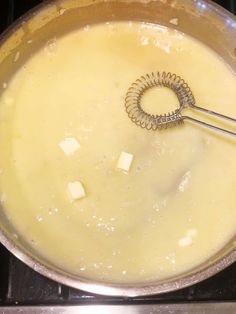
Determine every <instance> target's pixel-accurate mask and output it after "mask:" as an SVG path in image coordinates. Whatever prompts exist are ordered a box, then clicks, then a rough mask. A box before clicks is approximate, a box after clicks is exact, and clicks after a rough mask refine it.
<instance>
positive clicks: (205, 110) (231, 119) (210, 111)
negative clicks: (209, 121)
mask: <svg viewBox="0 0 236 314" xmlns="http://www.w3.org/2000/svg"><path fill="white" fill-rule="evenodd" d="M191 107H192V108H194V109H197V110H199V111H202V112H204V113H207V114H210V115H212V116H216V117H218V118H222V119H225V120H228V121H231V122H235V123H236V119H235V118H232V117H229V116H226V115H224V114H222V113H219V112H215V111H212V110H209V109H205V108H202V107H199V106H196V105H191Z"/></svg>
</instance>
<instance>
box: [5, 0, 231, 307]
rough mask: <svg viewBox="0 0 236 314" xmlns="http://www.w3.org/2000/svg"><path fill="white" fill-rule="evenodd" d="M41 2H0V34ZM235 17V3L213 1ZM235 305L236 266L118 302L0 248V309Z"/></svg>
mask: <svg viewBox="0 0 236 314" xmlns="http://www.w3.org/2000/svg"><path fill="white" fill-rule="evenodd" d="M41 2H43V0H0V32H2V31H3V30H4V29H5V28H6V27H7V26H8V25H9V24H11V23H12V22H13V21H14V20H15V19H16V18H18V17H19V16H20V15H22V14H23V13H25V12H26V11H27V10H29V9H30V8H32V7H34V6H35V5H37V4H39V3H41ZM215 2H217V3H218V4H220V5H222V6H224V7H225V8H226V9H228V10H230V11H231V12H233V13H235V14H236V0H216V1H215ZM196 301H207V302H210V301H212V302H214V301H218V302H219V301H236V263H235V264H233V265H232V266H230V267H228V268H227V269H226V270H224V271H222V272H221V273H219V274H217V275H215V276H214V277H212V278H210V279H208V280H206V281H204V282H202V283H199V284H196V285H194V286H191V287H189V288H185V289H182V290H179V291H176V292H171V293H166V294H162V295H158V296H150V297H138V298H121V297H106V296H98V295H93V294H90V293H87V292H84V291H80V290H75V289H72V288H69V287H66V286H63V285H61V284H58V283H56V282H54V281H52V280H50V279H47V278H45V277H43V276H41V275H39V274H38V273H36V272H35V271H33V270H31V269H30V268H29V267H27V266H25V265H24V264H23V263H22V262H20V261H19V260H18V259H16V258H15V257H14V256H13V255H11V254H10V253H9V252H8V251H7V250H6V249H5V248H4V247H3V246H1V244H0V306H5V305H16V304H19V305H51V304H58V305H60V304H61V305H64V304H88V303H89V304H147V303H149V304H150V303H152V304H154V303H155V304H157V303H184V302H196Z"/></svg>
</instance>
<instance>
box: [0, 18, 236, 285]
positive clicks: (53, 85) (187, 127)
mask: <svg viewBox="0 0 236 314" xmlns="http://www.w3.org/2000/svg"><path fill="white" fill-rule="evenodd" d="M157 70H159V71H171V72H173V73H177V74H178V75H181V76H182V77H183V78H184V79H185V80H186V81H187V82H188V84H189V85H190V86H191V89H192V91H193V93H194V96H195V98H196V103H197V104H198V105H200V106H203V107H206V108H211V109H213V110H216V111H219V112H222V113H225V114H228V115H231V116H234V117H236V88H235V86H236V77H235V75H234V74H233V72H232V71H231V70H230V68H229V67H228V66H227V65H226V64H225V63H224V62H223V61H222V60H221V59H220V58H219V57H218V56H217V55H216V54H215V53H213V52H212V51H211V50H209V49H208V48H207V47H205V46H203V45H202V44H200V43H199V42H197V41H195V40H193V39H191V38H189V37H187V36H185V35H183V34H180V33H178V32H176V31H173V30H170V29H167V28H163V27H159V26H154V25H147V24H146V25H145V24H141V23H125V22H124V23H114V24H104V25H96V26H92V27H90V28H89V27H86V28H85V29H81V30H77V31H75V32H72V33H70V34H68V35H66V36H64V37H63V38H60V39H53V41H52V42H50V43H48V44H46V43H45V49H42V50H41V51H39V52H38V53H37V54H36V55H35V56H33V57H32V58H31V59H30V60H29V61H28V62H27V63H26V64H25V65H24V67H22V68H21V69H20V70H19V71H18V73H16V75H15V77H14V78H13V79H12V80H11V81H10V82H8V88H7V89H6V90H5V92H4V93H3V94H2V97H1V100H0V152H1V154H0V169H1V175H0V191H1V201H2V205H3V206H4V209H5V212H6V214H7V216H8V217H9V219H10V220H11V222H12V224H13V225H14V226H15V227H16V229H17V232H18V234H19V235H21V236H23V237H24V238H25V239H26V240H27V241H28V242H29V243H30V245H32V246H33V247H34V249H36V250H37V251H39V252H40V254H43V255H44V256H45V257H46V258H47V259H49V260H50V261H51V262H52V263H54V264H55V265H57V266H59V267H62V268H64V269H67V270H69V271H70V272H72V273H75V274H79V275H82V276H85V277H88V278H94V279H98V280H106V281H111V282H137V281H148V280H155V279H163V278H166V277H170V276H174V275H176V274H179V273H182V272H184V271H186V270H189V269H191V268H193V267H195V266H197V265H199V264H200V263H202V262H204V261H205V260H207V259H208V258H210V257H211V256H213V254H214V253H216V252H217V251H218V250H220V249H221V248H222V247H223V246H224V245H225V244H226V243H227V242H228V241H229V240H230V239H231V238H232V237H233V236H234V234H235V230H236V193H235V191H236V190H235V188H236V142H235V141H234V140H232V139H231V138H230V137H227V136H221V135H219V134H216V133H210V132H209V131H208V130H207V129H203V128H199V127H198V126H196V125H191V124H189V123H187V122H186V123H185V124H184V125H183V126H180V127H176V128H173V129H170V130H166V131H162V132H158V131H156V132H152V131H146V130H143V129H141V128H139V127H137V126H136V125H135V124H133V123H132V122H131V121H130V119H129V118H128V116H127V114H126V112H125V108H124V98H125V94H126V92H127V89H128V88H129V86H130V85H131V83H132V82H133V81H135V80H136V79H137V78H138V77H139V76H141V75H143V74H146V73H149V72H152V71H157ZM166 97H167V99H166ZM144 102H145V104H144V105H145V106H146V105H147V104H150V103H151V104H155V105H154V106H153V109H155V110H157V111H158V110H160V112H165V111H166V110H167V111H168V110H169V109H170V108H169V107H168V109H167V107H166V106H165V105H166V104H167V102H168V104H174V105H175V104H177V100H176V98H175V96H174V95H173V94H171V93H166V91H164V90H163V91H162V92H160V93H159V94H158V91H156V92H155V93H154V91H153V93H150V94H149V95H148V94H147V95H146V99H144ZM148 109H149V110H151V109H152V108H151V107H149V108H148ZM186 113H188V114H190V115H193V113H192V112H191V110H190V111H188V110H186ZM200 118H204V117H202V116H200ZM208 121H209V120H208ZM211 122H214V123H216V121H211ZM221 126H222V125H221ZM66 137H74V138H76V139H77V141H78V142H79V143H80V145H81V147H80V149H78V150H77V151H76V152H75V153H74V154H72V155H69V156H67V155H65V154H64V153H63V151H62V150H61V148H60V147H59V143H60V142H61V141H63V140H64V139H65V138H66ZM122 151H124V152H128V153H131V154H133V155H134V160H133V162H132V164H131V167H130V170H129V171H128V172H126V173H125V172H123V171H120V170H118V169H117V160H118V158H119V156H120V153H121V152H122ZM73 181H80V182H82V183H83V186H84V188H85V191H86V196H85V197H84V198H82V199H78V200H76V201H73V202H72V201H71V199H70V197H69V195H68V190H67V185H68V183H69V182H73Z"/></svg>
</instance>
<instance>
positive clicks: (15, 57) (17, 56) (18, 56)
mask: <svg viewBox="0 0 236 314" xmlns="http://www.w3.org/2000/svg"><path fill="white" fill-rule="evenodd" d="M19 58H20V51H17V53H16V54H15V56H14V60H13V61H14V62H17V61H18V60H19Z"/></svg>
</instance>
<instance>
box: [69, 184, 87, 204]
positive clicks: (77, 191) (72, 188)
mask: <svg viewBox="0 0 236 314" xmlns="http://www.w3.org/2000/svg"><path fill="white" fill-rule="evenodd" d="M67 187H68V192H69V195H70V198H71V200H72V201H76V200H78V199H80V198H83V197H85V196H86V193H85V189H84V187H83V185H82V183H81V182H80V181H74V182H69V183H68V186H67Z"/></svg>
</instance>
